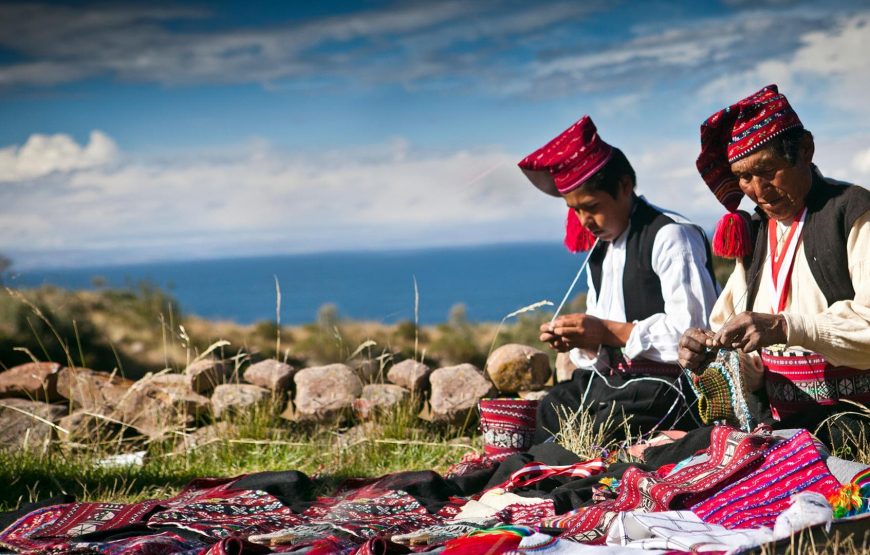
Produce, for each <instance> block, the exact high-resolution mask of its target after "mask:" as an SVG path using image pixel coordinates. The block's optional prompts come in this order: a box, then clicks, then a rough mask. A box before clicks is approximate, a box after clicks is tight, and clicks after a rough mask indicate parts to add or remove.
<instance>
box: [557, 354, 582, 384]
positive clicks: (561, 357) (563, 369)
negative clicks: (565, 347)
mask: <svg viewBox="0 0 870 555" xmlns="http://www.w3.org/2000/svg"><path fill="white" fill-rule="evenodd" d="M574 370H577V365H576V364H574V363H573V362H571V357H570V356H568V353H559V354H557V355H556V383H559V382H567V381H569V380H571V377H572V376H574Z"/></svg>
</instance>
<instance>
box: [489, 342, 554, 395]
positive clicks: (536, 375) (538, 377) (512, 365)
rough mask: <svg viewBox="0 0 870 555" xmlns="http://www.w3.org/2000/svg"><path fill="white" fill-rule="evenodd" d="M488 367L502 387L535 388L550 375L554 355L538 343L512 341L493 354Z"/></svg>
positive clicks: (507, 389) (513, 389) (512, 389)
mask: <svg viewBox="0 0 870 555" xmlns="http://www.w3.org/2000/svg"><path fill="white" fill-rule="evenodd" d="M486 371H487V373H488V374H489V378H490V379H491V380H492V383H493V384H494V385H495V387H496V388H497V389H498V390H499V391H502V392H507V393H517V392H518V391H531V390H536V389H541V388H542V387H544V385H545V384H546V383H547V380H549V379H550V359H549V357H548V356H547V354H546V353H544V352H543V351H540V350H538V349H535V348H534V347H529V346H528V345H519V344H516V343H510V344H508V345H502V346H501V347H499V348H498V349H496V350H495V351H493V352H492V354H491V355H489V359H487V361H486Z"/></svg>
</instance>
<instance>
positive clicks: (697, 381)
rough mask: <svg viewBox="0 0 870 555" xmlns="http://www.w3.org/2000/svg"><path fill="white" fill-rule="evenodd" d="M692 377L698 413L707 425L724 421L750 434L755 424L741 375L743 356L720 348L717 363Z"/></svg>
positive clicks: (715, 361) (711, 364) (691, 381)
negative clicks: (747, 402) (741, 359)
mask: <svg viewBox="0 0 870 555" xmlns="http://www.w3.org/2000/svg"><path fill="white" fill-rule="evenodd" d="M689 374H690V383H691V384H692V389H694V391H695V394H696V395H697V396H698V412H699V413H700V416H701V420H703V422H704V424H710V423H712V422H716V421H724V422H725V423H727V424H728V425H730V426H734V427H737V428H740V429H741V430H743V431H744V432H749V431H751V430H752V429H753V428H754V427H755V421H754V419H753V417H752V414H751V413H750V412H749V406H748V405H747V404H746V396H747V391H746V387H745V383H744V381H743V377H742V374H741V365H740V354H739V353H738V352H737V351H733V350H726V349H720V350H719V352H718V353H717V355H716V360H714V361H713V362H712V363H710V364H709V365H708V366H707V367H706V368H705V369H704V370H703V371H702V372H701V373H700V374H692V373H689Z"/></svg>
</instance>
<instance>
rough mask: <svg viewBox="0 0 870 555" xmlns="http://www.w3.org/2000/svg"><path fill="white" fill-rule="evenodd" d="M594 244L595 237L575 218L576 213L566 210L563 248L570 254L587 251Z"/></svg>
mask: <svg viewBox="0 0 870 555" xmlns="http://www.w3.org/2000/svg"><path fill="white" fill-rule="evenodd" d="M594 244H595V236H594V235H592V232H590V231H589V230H588V229H586V227H584V226H583V224H581V223H580V219H579V218H578V217H577V213H576V212H574V211H573V210H572V209H570V208H569V209H568V221H567V222H566V223H565V246H566V247H568V250H569V251H571V252H581V251H588V250H589V249H591V248H592V245H594Z"/></svg>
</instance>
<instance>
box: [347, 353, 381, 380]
mask: <svg viewBox="0 0 870 555" xmlns="http://www.w3.org/2000/svg"><path fill="white" fill-rule="evenodd" d="M350 367H351V369H352V370H353V373H354V374H356V375H357V376H359V379H360V380H362V381H363V383H371V382H373V381H375V380H376V379H377V378H378V377H379V376H380V373H381V362H380V361H379V360H376V359H371V358H364V359H358V360H352V361H350Z"/></svg>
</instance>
